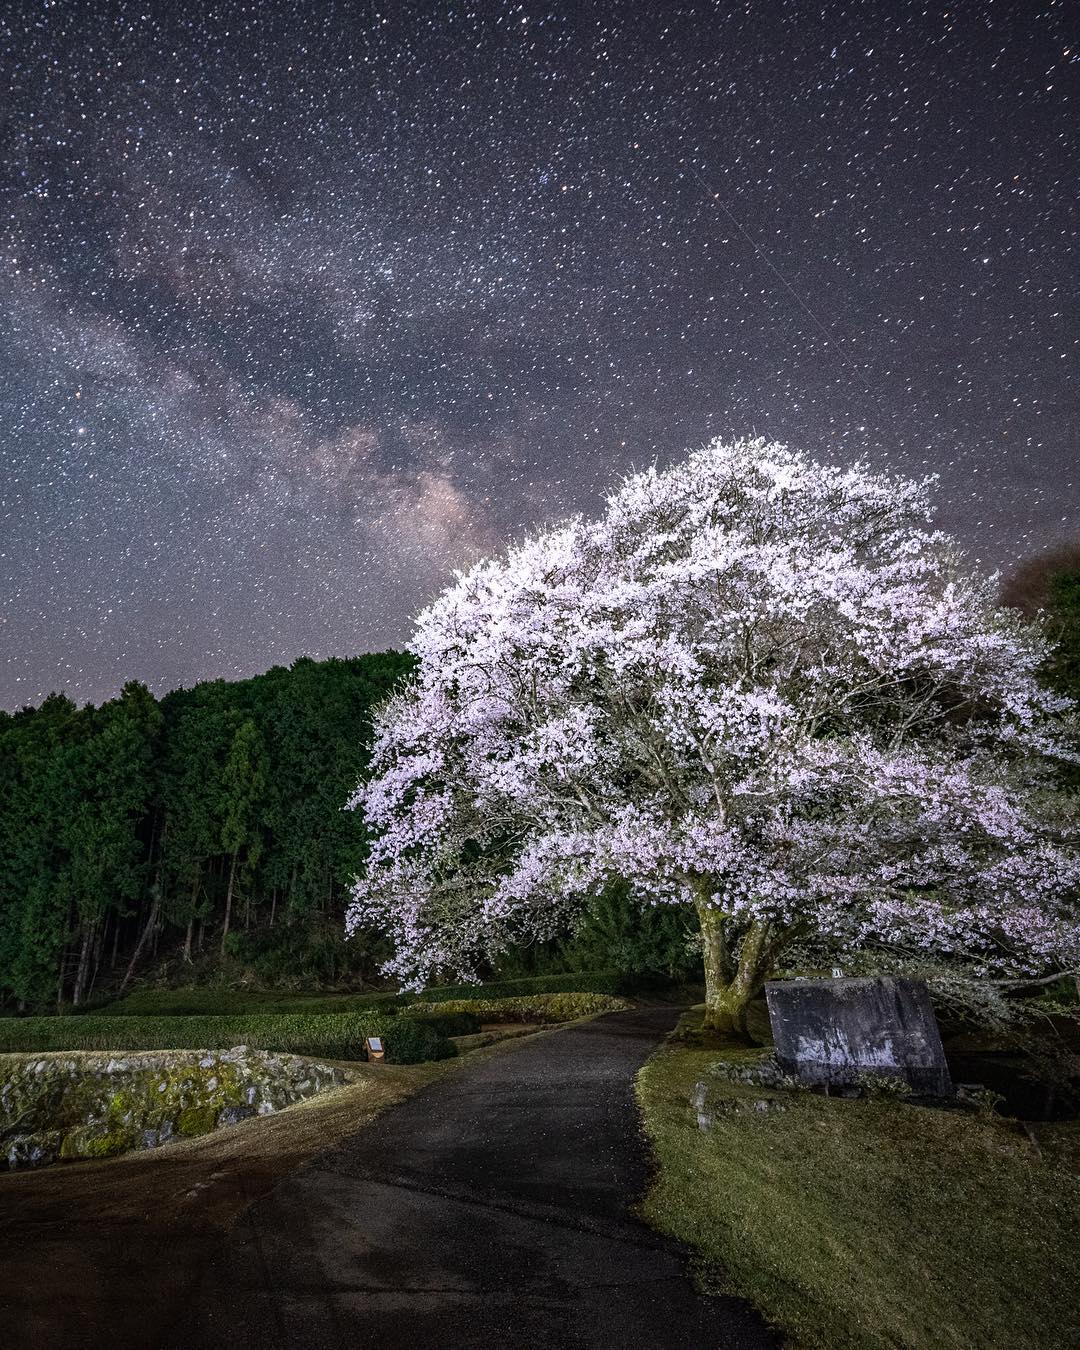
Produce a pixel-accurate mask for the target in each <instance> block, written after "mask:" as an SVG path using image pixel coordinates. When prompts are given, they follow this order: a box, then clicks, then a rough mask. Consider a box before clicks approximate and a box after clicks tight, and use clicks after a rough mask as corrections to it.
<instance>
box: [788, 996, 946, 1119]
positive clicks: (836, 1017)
mask: <svg viewBox="0 0 1080 1350" xmlns="http://www.w3.org/2000/svg"><path fill="white" fill-rule="evenodd" d="M765 997H766V1000H767V1001H768V1005H769V1020H770V1022H771V1023H772V1031H773V1039H774V1041H775V1042H776V1057H777V1060H778V1062H779V1064H780V1067H781V1068H782V1069H783V1071H784V1072H785V1073H787V1074H790V1075H791V1077H793V1078H795V1079H796V1080H797V1081H798V1082H800V1083H802V1084H804V1085H805V1086H807V1087H822V1086H824V1087H830V1088H831V1087H838V1088H839V1087H846V1086H851V1085H852V1084H854V1083H856V1082H857V1081H858V1079H859V1077H860V1076H861V1075H863V1074H878V1075H880V1076H882V1077H888V1078H901V1079H903V1080H904V1081H905V1082H906V1083H908V1084H909V1085H910V1086H911V1088H912V1090H913V1091H914V1092H916V1093H920V1094H923V1095H926V1096H934V1097H951V1096H952V1094H953V1087H952V1081H951V1079H950V1077H949V1069H948V1065H947V1064H946V1062H945V1052H944V1050H943V1049H942V1045H941V1033H940V1032H939V1031H938V1025H937V1019H936V1018H935V1017H934V1010H933V1008H932V1006H931V1004H930V994H929V991H928V989H927V987H926V985H925V984H923V983H922V982H921V981H919V980H900V979H893V978H882V979H835V980H771V981H769V983H768V984H766V986H765Z"/></svg>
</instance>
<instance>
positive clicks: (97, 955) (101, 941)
mask: <svg viewBox="0 0 1080 1350" xmlns="http://www.w3.org/2000/svg"><path fill="white" fill-rule="evenodd" d="M108 931H109V915H108V914H106V915H105V921H104V923H100V924H98V927H97V932H96V934H95V936H94V953H93V968H92V970H91V971H90V987H89V988H88V989H87V991H86V997H87V998H93V996H94V986H95V985H96V984H97V977H98V971H99V970H100V969H101V949H102V947H104V946H105V938H106V935H107V934H108Z"/></svg>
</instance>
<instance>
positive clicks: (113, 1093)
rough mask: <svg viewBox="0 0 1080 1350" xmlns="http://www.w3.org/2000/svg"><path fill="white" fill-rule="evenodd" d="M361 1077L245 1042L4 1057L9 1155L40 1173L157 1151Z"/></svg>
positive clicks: (3, 1135)
mask: <svg viewBox="0 0 1080 1350" xmlns="http://www.w3.org/2000/svg"><path fill="white" fill-rule="evenodd" d="M353 1081H355V1075H353V1074H350V1073H349V1072H348V1071H347V1070H344V1069H339V1068H335V1067H333V1066H331V1065H329V1064H320V1063H316V1062H313V1061H312V1060H308V1059H301V1058H298V1057H297V1056H295V1055H281V1054H274V1053H272V1052H270V1051H266V1050H249V1049H248V1048H247V1047H246V1046H242V1045H240V1046H236V1047H235V1048H234V1049H232V1050H202V1051H200V1050H156V1051H146V1052H139V1053H132V1054H125V1055H120V1054H115V1053H109V1052H79V1053H77V1052H74V1051H58V1052H55V1053H52V1054H39V1055H0V1154H2V1156H3V1157H4V1158H6V1161H7V1164H8V1166H9V1167H24V1166H30V1167H39V1166H42V1165H43V1164H46V1163H51V1162H55V1161H56V1160H57V1159H65V1158H104V1157H111V1156H112V1155H114V1154H117V1153H126V1152H129V1151H130V1150H132V1149H141V1148H156V1147H158V1145H160V1144H164V1143H167V1142H168V1141H169V1140H170V1139H175V1138H191V1137H194V1136H195V1135H200V1134H207V1133H209V1132H210V1131H211V1130H215V1129H218V1128H219V1127H220V1126H223V1125H233V1124H235V1123H236V1122H237V1121H240V1120H243V1119H245V1118H246V1117H249V1116H264V1115H269V1114H270V1113H272V1112H274V1111H280V1110H281V1109H282V1108H283V1107H286V1106H291V1105H292V1104H293V1103H294V1102H299V1101H303V1100H304V1099H305V1098H307V1097H313V1096H314V1095H315V1094H316V1093H318V1092H324V1091H326V1090H327V1089H328V1088H333V1087H340V1086H342V1085H343V1084H345V1083H348V1082H353Z"/></svg>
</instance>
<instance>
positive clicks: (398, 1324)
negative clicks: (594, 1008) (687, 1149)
mask: <svg viewBox="0 0 1080 1350" xmlns="http://www.w3.org/2000/svg"><path fill="white" fill-rule="evenodd" d="M673 1022H674V1014H673V1013H671V1012H670V1011H669V1010H667V1009H650V1010H646V1011H635V1012H630V1013H617V1014H613V1015H609V1016H607V1017H604V1018H601V1019H599V1020H597V1021H594V1022H588V1023H585V1024H583V1025H581V1026H576V1027H570V1028H567V1029H566V1030H564V1031H561V1032H558V1033H557V1034H555V1035H551V1036H538V1037H535V1038H530V1039H528V1040H525V1041H523V1042H520V1043H518V1044H517V1045H511V1046H506V1047H505V1048H502V1049H500V1050H499V1051H498V1052H497V1053H494V1054H492V1055H490V1056H488V1057H487V1058H485V1059H482V1060H479V1061H477V1062H476V1063H474V1064H472V1065H468V1066H465V1067H464V1068H463V1069H462V1070H461V1071H460V1072H459V1073H456V1074H453V1075H451V1076H450V1077H448V1078H446V1079H444V1080H441V1081H439V1082H437V1083H435V1084H434V1085H432V1086H431V1087H430V1088H427V1089H426V1090H424V1091H423V1092H421V1093H419V1094H418V1095H417V1096H415V1097H412V1098H410V1099H409V1100H408V1101H406V1102H404V1103H402V1104H401V1105H399V1106H396V1107H393V1108H391V1109H390V1110H389V1111H387V1112H385V1113H384V1114H383V1115H381V1116H380V1117H379V1118H378V1119H377V1120H376V1121H375V1122H374V1123H373V1124H372V1125H370V1126H368V1127H367V1128H366V1129H364V1130H361V1131H359V1132H358V1133H357V1134H355V1135H354V1136H352V1138H350V1139H348V1140H346V1141H345V1143H343V1144H341V1145H339V1146H338V1147H336V1148H335V1149H333V1150H331V1151H329V1152H328V1153H325V1154H322V1155H320V1156H319V1158H318V1159H317V1161H316V1162H315V1163H314V1164H313V1165H311V1166H310V1167H308V1168H306V1169H304V1170H303V1171H301V1172H298V1173H296V1174H294V1175H293V1176H292V1177H290V1178H289V1179H288V1180H287V1181H285V1182H284V1183H282V1184H281V1185H280V1186H278V1188H277V1189H276V1190H275V1191H274V1192H273V1193H272V1194H271V1195H270V1196H268V1197H267V1198H266V1199H264V1200H263V1201H261V1202H259V1203H258V1204H256V1205H255V1206H254V1207H253V1208H252V1209H250V1210H249V1211H248V1212H247V1214H246V1215H245V1217H244V1219H243V1220H241V1222H240V1223H239V1224H238V1225H237V1227H236V1228H235V1229H234V1230H233V1231H232V1233H231V1235H230V1237H229V1238H228V1240H227V1241H226V1243H225V1246H224V1248H223V1250H222V1251H221V1253H220V1254H219V1256H218V1257H217V1259H215V1261H214V1262H213V1263H212V1265H211V1267H210V1270H209V1272H208V1275H207V1278H206V1281H205V1283H204V1285H203V1287H202V1289H201V1290H200V1291H199V1294H198V1297H197V1299H196V1302H195V1304H194V1306H193V1307H192V1310H191V1319H190V1321H189V1322H187V1323H186V1324H185V1325H184V1326H182V1327H178V1328H177V1331H178V1333H179V1334H178V1336H177V1340H176V1344H177V1346H180V1345H183V1346H185V1347H186V1350H210V1348H211V1347H213V1348H214V1350H219V1348H220V1350H226V1347H227V1350H248V1347H250V1348H251V1350H255V1348H256V1347H257V1348H258V1350H277V1348H278V1347H286V1346H287V1347H297V1348H298V1350H308V1348H309V1347H310V1348H311V1350H324V1348H325V1350H346V1347H347V1348H348V1350H367V1347H371V1348H372V1350H398V1348H399V1347H401V1350H429V1348H430V1350H434V1348H435V1347H438V1348H439V1350H532V1347H536V1350H541V1348H542V1350H563V1348H564V1347H565V1348H566V1350H569V1348H570V1347H575V1348H578V1347H580V1348H581V1350H592V1348H593V1347H608V1346H612V1347H618V1350H716V1347H721V1346H723V1347H728V1346H730V1347H764V1346H770V1347H771V1346H775V1345H777V1344H779V1342H778V1341H776V1340H775V1339H774V1338H773V1336H772V1334H771V1333H770V1332H769V1331H768V1330H767V1329H766V1328H765V1327H764V1325H763V1324H762V1323H761V1321H760V1319H759V1318H758V1317H757V1315H756V1314H755V1313H754V1312H753V1310H752V1309H750V1308H749V1307H747V1305H745V1304H743V1303H741V1302H740V1301H738V1300H735V1299H718V1298H705V1297H702V1296H700V1295H698V1294H697V1293H695V1292H694V1289H693V1286H692V1285H691V1283H690V1280H689V1278H688V1277H687V1274H686V1262H685V1257H684V1254H683V1253H682V1252H681V1251H680V1250H679V1249H677V1248H676V1247H674V1246H673V1245H672V1244H670V1243H668V1242H667V1241H666V1240H664V1239H663V1238H661V1237H659V1236H658V1235H657V1234H655V1233H654V1232H652V1230H651V1229H649V1228H648V1227H647V1226H646V1225H644V1224H643V1223H641V1222H640V1221H639V1220H638V1219H636V1218H635V1217H634V1216H633V1214H632V1213H631V1212H630V1206H631V1205H632V1204H633V1203H634V1202H635V1201H636V1200H637V1199H638V1198H639V1197H640V1196H641V1194H642V1192H643V1191H644V1188H645V1184H646V1179H647V1165H648V1160H647V1152H646V1148H645V1145H644V1142H643V1140H642V1138H641V1136H640V1133H639V1129H638V1121H637V1113H636V1108H635V1105H634V1099H633V1089H632V1080H633V1075H634V1073H635V1072H636V1070H637V1068H638V1067H639V1065H640V1064H641V1063H642V1062H643V1060H644V1059H645V1058H646V1056H647V1055H648V1054H649V1052H650V1050H651V1049H652V1048H653V1046H654V1045H655V1044H656V1042H657V1041H658V1040H659V1038H660V1037H661V1035H662V1034H663V1033H664V1032H666V1031H667V1030H668V1029H669V1028H670V1026H671V1025H672V1024H673Z"/></svg>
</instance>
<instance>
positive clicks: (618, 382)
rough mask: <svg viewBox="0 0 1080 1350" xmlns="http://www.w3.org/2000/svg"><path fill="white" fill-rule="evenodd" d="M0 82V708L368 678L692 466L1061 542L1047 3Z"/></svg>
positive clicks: (772, 1) (171, 45)
mask: <svg viewBox="0 0 1080 1350" xmlns="http://www.w3.org/2000/svg"><path fill="white" fill-rule="evenodd" d="M0 69H2V76H3V79H2V86H0V87H2V89H3V91H4V94H5V97H3V98H2V99H0V138H2V141H0V144H2V163H0V706H4V707H9V708H11V707H15V706H17V705H21V704H25V703H31V702H37V701H39V700H40V699H41V698H42V697H43V696H44V695H45V694H46V693H48V692H49V691H50V690H52V689H64V690H66V691H67V692H68V693H69V694H70V695H71V696H72V697H74V698H76V699H78V700H80V701H81V700H86V699H93V700H99V699H102V698H105V697H109V696H111V695H112V694H114V693H115V692H116V691H117V690H118V688H119V686H120V684H121V683H122V682H123V680H124V679H126V678H138V679H142V680H145V681H147V682H148V683H149V684H150V685H151V687H152V688H154V689H155V690H156V691H159V692H160V691H164V690H165V689H167V688H169V687H173V686H175V685H178V684H188V685H190V684H191V683H193V682H195V681H196V680H198V679H204V678H210V677H215V676H226V677H235V676H241V675H248V674H253V673H255V672H257V671H261V670H264V669H266V668H267V667H269V666H271V665H273V664H287V663H289V662H291V661H292V660H294V659H295V658H296V657H298V656H301V655H304V654H311V655H314V656H327V655H330V654H339V655H346V654H353V653H355V652H358V651H363V650H368V649H374V648H380V647H383V646H387V645H392V644H394V645H398V644H400V643H401V642H402V641H403V640H404V639H405V637H406V635H407V633H408V631H409V620H410V618H411V615H412V614H413V612H414V611H415V610H416V609H417V608H418V606H419V605H420V604H422V603H423V602H425V601H426V600H427V599H429V598H430V597H431V596H432V594H434V593H435V592H436V591H437V590H438V589H439V588H440V587H441V586H442V585H443V584H444V583H445V582H446V581H447V580H449V579H450V576H451V571H452V569H453V568H454V567H457V566H461V565H463V564H464V563H466V562H468V561H469V560H470V559H471V558H473V557H475V556H476V555H477V554H479V553H483V552H486V551H491V550H495V549H498V548H499V547H500V546H501V544H502V543H503V542H504V541H505V540H506V539H507V538H512V537H515V536H519V535H520V534H521V533H523V532H524V531H525V530H527V529H528V528H530V527H532V526H535V525H541V524H544V523H546V522H549V521H551V520H552V519H555V518H558V517H560V516H562V515H565V514H567V513H568V512H570V511H573V510H578V509H582V510H590V509H592V508H593V507H595V506H596V504H597V502H598V499H599V496H600V493H601V492H602V490H603V489H604V487H605V486H606V485H607V484H608V483H609V482H610V481H611V479H612V478H613V476H615V475H616V474H617V473H619V472H621V471H623V470H626V469H628V468H631V467H633V466H641V465H643V464H645V463H647V462H649V461H651V460H652V459H653V458H654V457H659V458H660V459H661V460H662V461H665V460H668V459H670V458H671V457H672V456H674V455H677V454H678V453H680V452H681V450H682V449H683V448H685V447H686V446H688V445H693V444H698V443H700V442H701V441H703V440H704V439H706V438H708V437H711V436H713V435H717V434H742V433H752V432H755V433H758V434H764V435H767V436H770V437H774V438H776V439H780V440H786V441H788V442H789V443H791V444H794V445H798V446H801V447H803V448H806V449H808V450H810V451H811V452H813V453H815V454H818V455H821V456H824V457H830V458H833V459H839V460H844V461H847V460H851V459H854V458H856V457H865V458H869V459H870V460H871V462H873V463H875V464H880V465H891V466H892V467H893V468H895V469H898V470H901V471H907V472H925V471H927V470H928V469H930V470H934V471H937V472H939V473H940V474H941V476H942V483H941V490H940V498H939V500H940V503H941V516H940V523H941V524H942V525H943V526H944V527H945V528H947V529H950V530H952V531H954V532H956V533H958V534H960V535H961V536H962V538H963V539H964V540H965V541H966V542H967V543H968V544H969V545H970V547H971V549H972V551H973V552H974V553H975V554H976V555H977V556H978V557H979V558H980V559H982V560H983V561H984V562H985V563H986V564H987V565H989V566H997V565H1004V566H1005V567H1008V566H1009V565H1010V564H1011V563H1012V562H1013V561H1014V560H1015V559H1016V557H1017V556H1018V555H1021V554H1024V553H1027V552H1030V551H1033V550H1036V549H1039V548H1042V547H1043V546H1045V545H1048V544H1052V543H1059V542H1061V541H1062V540H1065V539H1068V538H1070V537H1075V535H1074V529H1073V526H1074V520H1075V510H1076V505H1077V496H1078V476H1080V475H1078V472H1077V462H1078V458H1080V392H1078V391H1080V379H1078V364H1080V296H1078V291H1080V280H1078V278H1080V266H1078V256H1077V243H1078V239H1080V205H1078V182H1080V171H1078V166H1080V99H1078V97H1077V95H1078V92H1080V8H1078V7H1077V6H1076V5H1075V4H1073V3H1072V2H1071V0H1069V2H1067V3H1065V2H1054V0H1044V2H1043V3H1034V2H1033V0H1032V2H1029V3H1009V2H1005V3H1002V2H1000V0H999V3H991V2H990V0H963V3H959V2H956V3H952V4H931V5H922V4H919V3H910V4H909V3H905V2H904V0H890V2H889V3H885V0H881V2H880V3H825V4H822V3H820V0H819V2H818V3H781V0H757V3H747V4H735V3H731V4H729V3H724V2H722V0H718V2H717V3H715V4H696V5H689V4H677V3H670V4H659V3H626V4H612V3H595V4H586V3H578V4H571V3H566V4H562V5H558V6H551V5H547V6H545V5H541V4H533V3H526V4H500V3H471V4H470V3H446V4H441V5H434V4H431V5H421V4H416V3H408V0H406V2H404V3H400V4H399V3H391V2H390V0H385V3H384V4H382V5H366V4H361V3H355V4H348V5H346V4H339V5H333V4H321V3H319V0H310V3H308V4H299V3H298V4H288V3H275V0H265V3H252V4H247V5H232V6H230V5H215V6H208V5H200V4H198V3H196V2H194V0H170V3H163V0H143V3H141V4H125V5H109V4H103V3H95V0H57V2H55V3H48V2H46V3H41V2H40V0H38V3H33V4H31V3H22V2H21V0H15V3H8V4H7V5H5V6H4V7H3V10H2V14H0Z"/></svg>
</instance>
